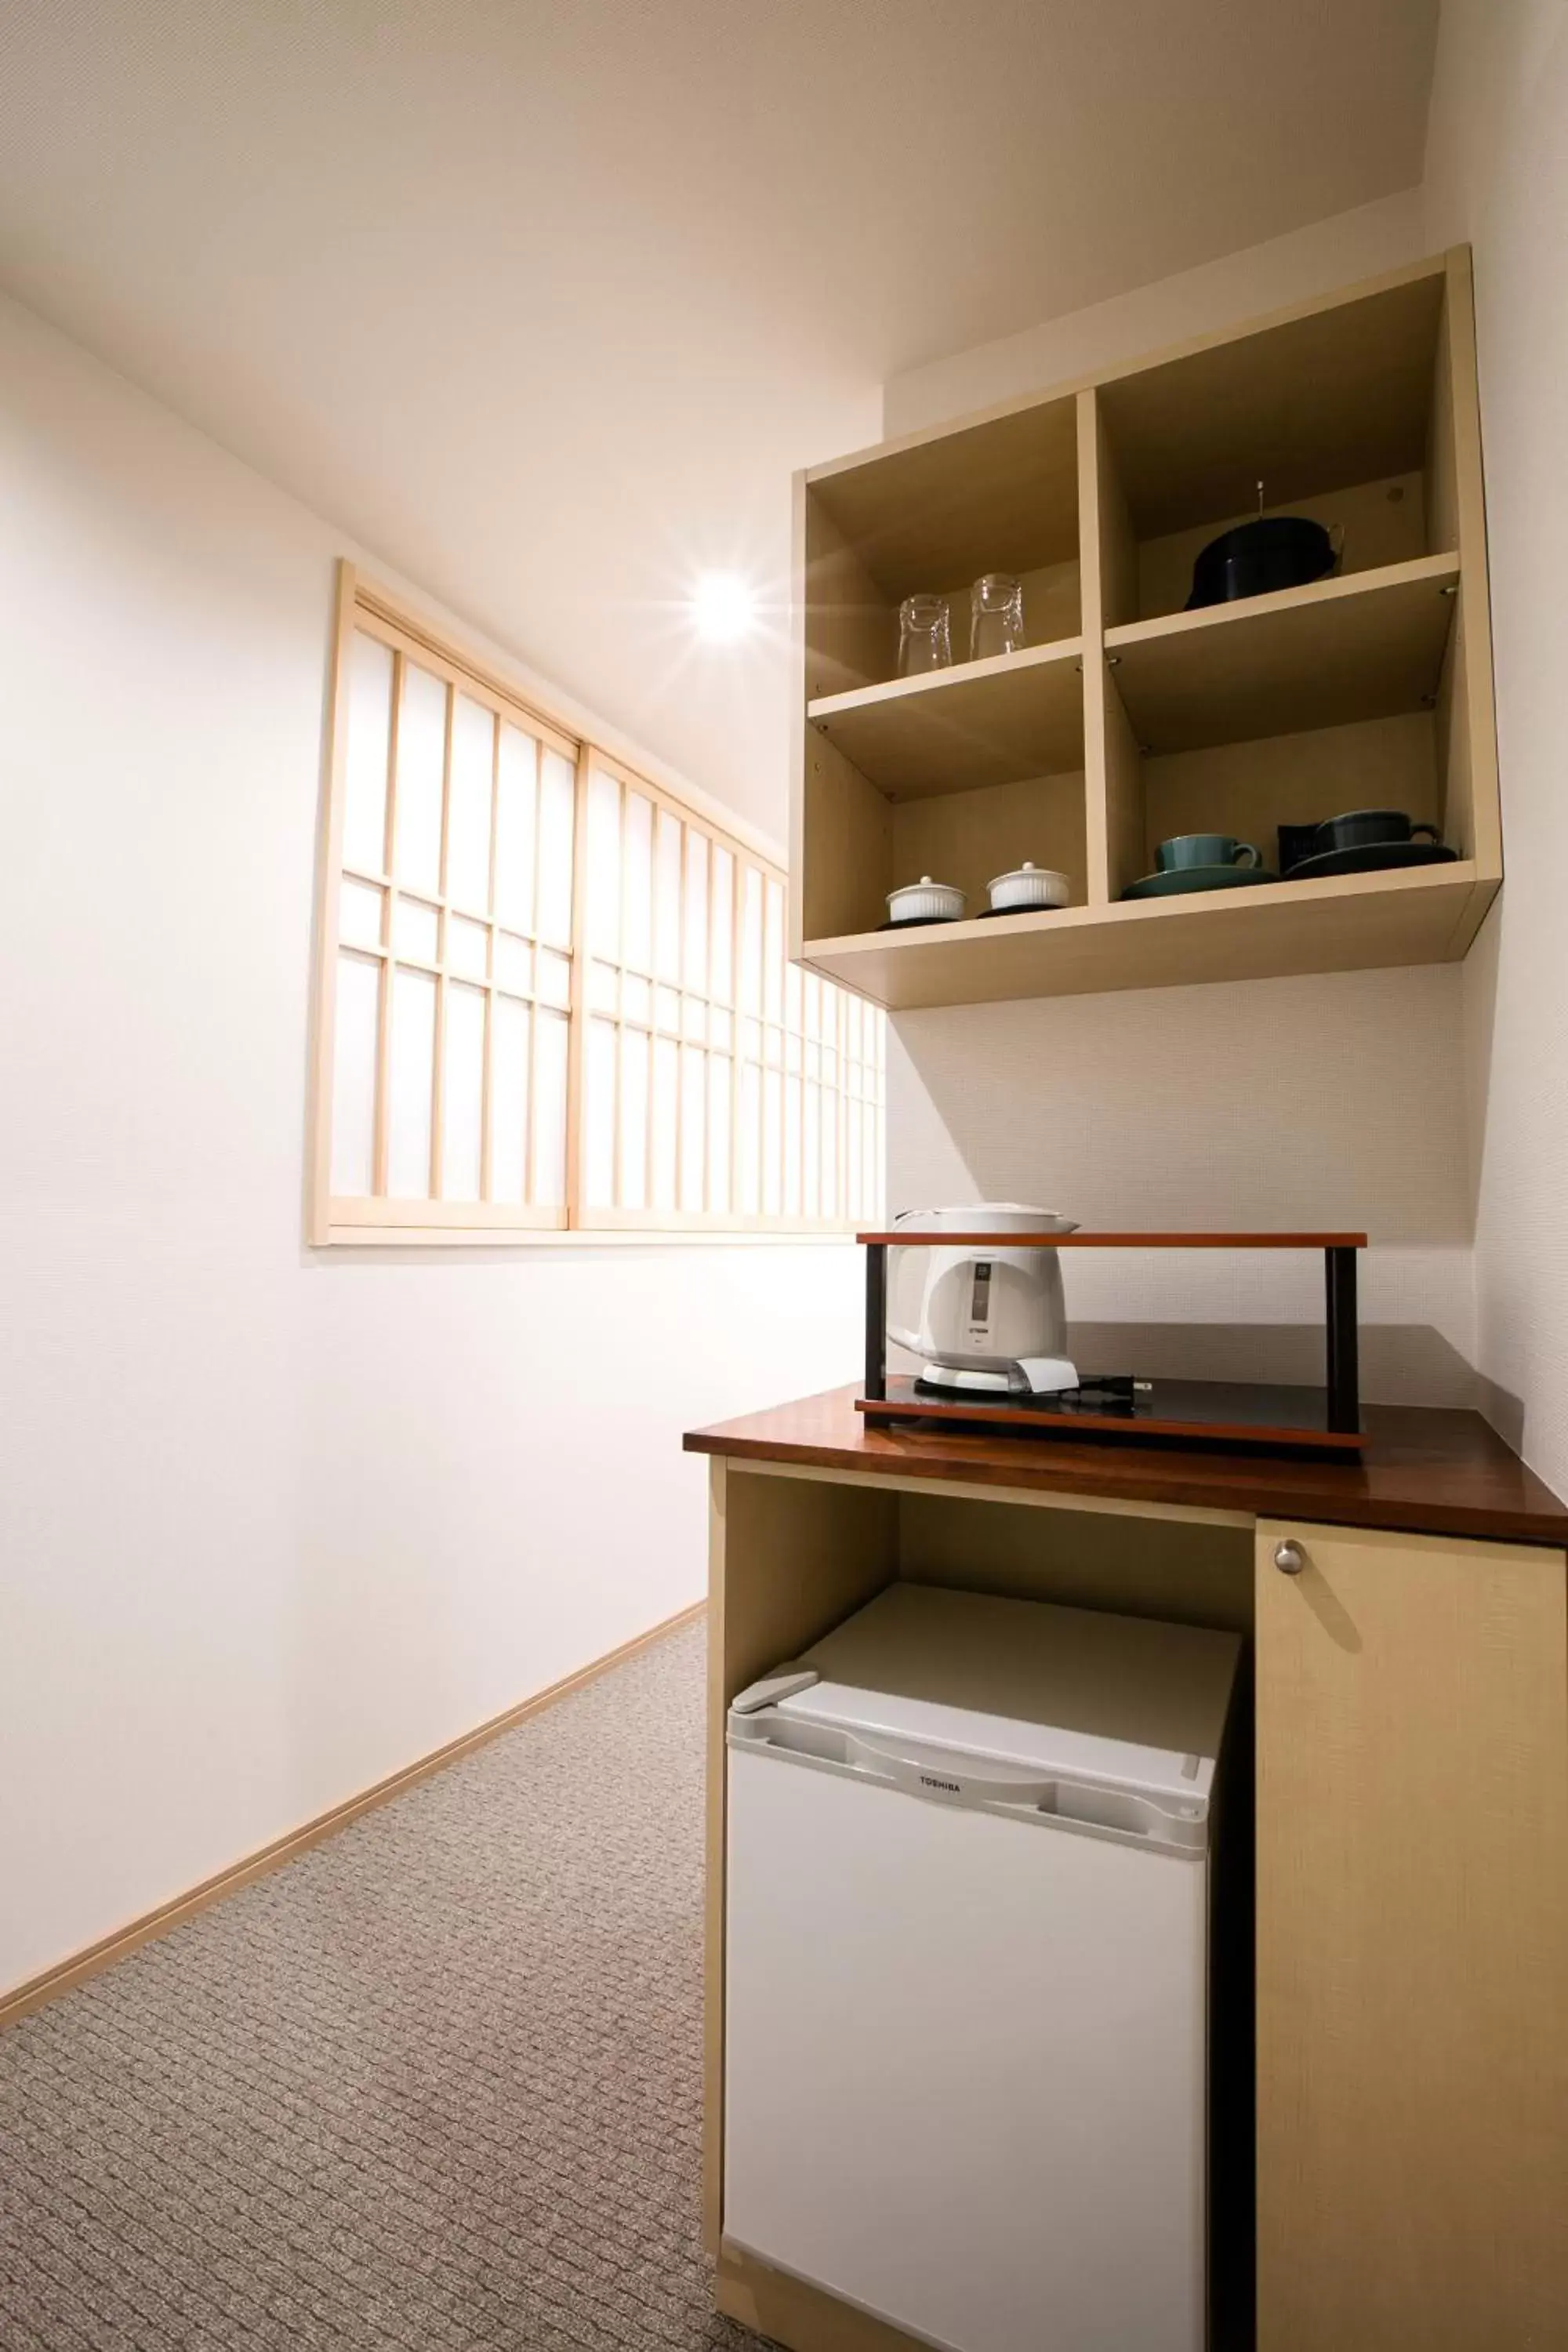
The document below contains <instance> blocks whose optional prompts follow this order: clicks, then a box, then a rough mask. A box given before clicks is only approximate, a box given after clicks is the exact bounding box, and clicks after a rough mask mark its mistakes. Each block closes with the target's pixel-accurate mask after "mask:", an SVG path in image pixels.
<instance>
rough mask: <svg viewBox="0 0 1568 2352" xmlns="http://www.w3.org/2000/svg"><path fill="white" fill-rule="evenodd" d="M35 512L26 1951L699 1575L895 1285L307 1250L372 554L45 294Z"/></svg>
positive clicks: (9, 996)
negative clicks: (344, 747) (317, 912)
mask: <svg viewBox="0 0 1568 2352" xmlns="http://www.w3.org/2000/svg"><path fill="white" fill-rule="evenodd" d="M0 506H3V509H4V513H5V528H4V530H3V532H0V601H3V604H4V609H5V615H6V622H5V649H4V662H5V761H4V768H3V775H0V790H3V793H4V832H3V835H0V839H3V842H4V856H5V876H6V880H7V883H8V885H9V887H8V890H7V893H6V907H7V913H6V920H5V926H4V928H3V929H0V973H3V985H4V999H5V1018H4V1019H3V1020H0V1100H3V1101H4V1102H5V1106H6V1109H5V1151H4V1153H3V1154H0V1210H3V1215H0V1428H3V1435H0V1481H3V1491H0V1528H3V1529H4V1534H3V1537H0V1625H3V1626H4V1629H5V1630H4V1638H3V1639H0V1785H4V1787H5V1789H6V1790H8V1791H10V1792H11V1797H12V1799H13V1800H14V1799H15V1797H16V1792H17V1791H18V1790H26V1801H25V1802H17V1801H7V1802H5V1804H4V1805H0V1885H4V1887H5V1900H4V1902H3V1903H0V1987H3V1986H6V1985H9V1984H12V1983H15V1982H16V1981H17V1980H19V1979H23V1978H26V1977H27V1976H29V1975H30V1974H32V1973H33V1972H34V1971H35V1970H37V1969H42V1968H44V1967H47V1965H49V1964H50V1963H51V1962H52V1961H54V1960H56V1959H58V1958H61V1957H63V1956H64V1955H66V1954H68V1953H69V1952H71V1951H73V1950H75V1949H77V1948H79V1947H80V1946H82V1945H84V1944H86V1943H89V1942H90V1941H92V1940H93V1939H95V1938H96V1937H100V1936H101V1935H104V1934H106V1933H107V1932H109V1931H110V1930H111V1929H112V1928H114V1927H118V1926H120V1925H121V1923H122V1922H123V1921H125V1920H127V1919H128V1918H130V1917H132V1916H135V1915H137V1914H139V1913H141V1912H142V1911H144V1910H147V1909H150V1908H151V1907H152V1906H154V1905H155V1904H158V1903H160V1902H162V1901H163V1900H165V1899H166V1898H168V1897H170V1896H173V1895H177V1894H180V1893H183V1892H184V1890H185V1889H186V1888H187V1887H189V1886H191V1885H194V1884H195V1882H197V1881H198V1880H201V1879H203V1878H205V1877H207V1876H209V1875H210V1874H213V1873H214V1872H216V1871H217V1870H220V1869H222V1868H224V1867H225V1866H226V1864H230V1863H232V1862H234V1861H235V1860H236V1859H237V1858H238V1857H239V1856H241V1855H243V1854H245V1853H248V1852H250V1851H251V1850H253V1849H254V1848H255V1847H257V1846H258V1845H261V1844H264V1843H267V1842H268V1840H270V1839H272V1838H274V1837H277V1836H278V1835H279V1834H280V1833H281V1832H284V1831H286V1830H288V1829H289V1828H291V1827H293V1826H294V1825H295V1824H297V1823H298V1822H301V1821H303V1820H306V1819H308V1818H309V1817H310V1816H311V1815H313V1814H315V1813H318V1812H320V1811H324V1810H325V1809H326V1808H327V1807H329V1806H331V1805H332V1804H335V1803H337V1802H338V1801H341V1800H342V1799H343V1798H345V1797H347V1796H349V1795H351V1794H353V1792H354V1791H355V1790H359V1789H361V1788H363V1787H364V1786H365V1785H367V1784H368V1783H369V1782H371V1781H373V1780H378V1779H380V1778H381V1777H382V1776H383V1775H384V1774H385V1773H388V1772H391V1771H394V1770H395V1769H398V1767H400V1766H402V1765H404V1764H406V1763H408V1762H410V1761H411V1760H412V1759H415V1758H416V1757H417V1756H420V1755H422V1754H425V1753H426V1752H427V1751H428V1750H429V1749H431V1748H435V1747H437V1746H439V1745H440V1744H441V1743H442V1742H444V1741H446V1740H447V1739H450V1738H454V1737H455V1736H456V1735H457V1734H458V1733H460V1732H462V1731H465V1730H468V1728H470V1727H472V1726H473V1725H474V1724H476V1723H479V1722H481V1721H483V1720H484V1719H485V1718H486V1717H489V1716H491V1715H494V1714H496V1713H499V1712H500V1710H501V1709H503V1708H505V1707H507V1706H511V1705H512V1704H513V1703H514V1702H516V1701H517V1700H519V1699H521V1698H524V1697H526V1696H529V1695H530V1694H531V1692H533V1691H536V1690H538V1689H541V1688H542V1687H543V1686H545V1685H548V1684H550V1683H552V1682H553V1681H555V1680H557V1679H558V1678H559V1677H560V1676H562V1675H566V1674H569V1673H571V1672H572V1671H573V1670H574V1668H576V1667H578V1666H581V1665H583V1664H585V1663H586V1662H588V1661H589V1660H591V1659H593V1658H595V1657H598V1656H600V1655H602V1654H604V1653H605V1651H606V1650H609V1649H612V1648H614V1647H615V1646H616V1644H617V1643H621V1642H623V1641H626V1639H628V1638H629V1637H630V1636H631V1635H633V1634H635V1633H639V1632H641V1631H642V1630H643V1629H644V1628H645V1627H647V1626H648V1625H651V1624H654V1623H657V1622H658V1621H659V1620H661V1619H662V1618H664V1617H667V1616H668V1615H670V1614H671V1613H672V1612H675V1611H676V1610H678V1609H680V1608H683V1607H684V1606H685V1605H686V1604H687V1603H688V1602H689V1601H694V1600H696V1599H697V1598H698V1597H699V1595H700V1592H701V1591H702V1589H703V1584H704V1578H705V1547H706V1526H707V1505H706V1486H705V1480H704V1475H703V1465H700V1463H698V1462H697V1461H695V1460H690V1459H686V1458H683V1457H682V1455H681V1453H680V1450H679V1442H680V1433H681V1430H682V1429H683V1428H684V1427H687V1426H689V1425H690V1424H691V1423H693V1422H700V1421H706V1420H714V1419H717V1418H720V1417H721V1416H722V1415H724V1414H726V1413H731V1412H742V1411H744V1410H746V1409H748V1408H749V1407H751V1406H753V1405H760V1404H763V1403H766V1402H771V1401H774V1400H776V1399H777V1398H778V1397H780V1396H784V1395H789V1394H792V1393H799V1392H800V1391H803V1390H808V1389H813V1388H821V1387H824V1386H826V1385H827V1384H828V1383H829V1382H831V1381H835V1380H839V1379H845V1378H847V1377H848V1376H849V1374H850V1372H851V1371H852V1370H853V1367H854V1364H855V1360H856V1352H857V1345H858V1298H857V1286H856V1281H855V1273H856V1268H855V1265H854V1259H853V1253H852V1251H851V1250H850V1249H849V1248H848V1247H847V1246H844V1247H841V1246H837V1245H820V1244H811V1245H804V1246H796V1247H795V1248H785V1247H781V1248H778V1249H772V1248H765V1249H752V1248H740V1249H735V1248H728V1249H725V1248H710V1249H706V1250H704V1249H700V1248H699V1249H693V1248H679V1249H678V1248H623V1249H614V1250H612V1249H600V1250H598V1251H590V1250H582V1251H578V1250H571V1251H560V1250H557V1251H549V1252H538V1253H535V1254H533V1255H530V1254H529V1253H528V1252H527V1251H526V1250H511V1251H507V1250H502V1249H479V1250H474V1251H468V1250H461V1249H451V1248H445V1249H438V1250H431V1251H414V1252H380V1253H377V1252H374V1251H372V1252H346V1253H345V1252H335V1253H329V1254H327V1255H316V1256H312V1255H310V1253H308V1252H307V1251H305V1250H304V1249H303V1247H302V1246H301V1239H300V1236H301V1216H302V1191H303V1150H304V1143H303V1119H304V1109H305V1073H306V1055H307V1019H306V1007H307V990H308V985H309V979H310V919H311V894H312V885H313V876H314V862H315V841H316V824H317V810H318V794H319V790H320V782H321V755H322V695H323V688H324V681H325V676H326V664H327V653H328V640H329V629H330V614H331V594H332V559H333V557H334V555H335V554H336V553H338V552H339V551H340V550H341V548H342V541H339V540H338V539H337V538H336V537H335V536H334V535H333V534H332V533H331V532H330V531H329V530H327V528H326V527H325V526H324V525H323V524H321V523H320V522H318V521H317V520H315V519H314V518H313V517H311V516H310V514H308V513H307V512H306V511H305V510H304V509H302V508H300V507H299V506H297V505H295V504H294V503H293V502H292V501H291V500H289V499H286V498H284V497H283V496H281V495H280V494H279V493H278V492H277V491H275V490H273V489H271V488H269V487H268V485H267V484H266V483H264V482H262V481H261V480H260V479H259V478H258V477H257V476H255V475H253V474H251V473H249V472H248V471H247V469H246V468H245V467H242V466H240V465H238V464H237V463H236V462H235V461H234V460H232V459H231V458H229V457H225V456H224V455H223V454H222V453H221V452H220V451H219V450H218V449H216V447H215V446H214V445H213V444H211V443H210V442H207V441H205V440H204V439H203V438H202V437H201V436H199V435H198V434H195V433H194V432H192V431H191V430H190V429H189V428H188V427H187V426H185V425H182V424H180V423H179V422H177V421H176V419H175V418H174V417H173V416H172V415H170V414H169V413H168V412H167V411H166V410H163V409H162V408H160V407H158V406H157V405H156V404H153V402H152V401H150V400H148V399H146V398H145V397H143V396H142V394H137V393H133V392H132V391H131V390H130V389H129V387H128V386H127V385H126V384H125V383H123V381H122V380H121V379H120V378H118V377H116V376H114V375H112V374H110V373H109V372H108V370H106V369H105V368H103V367H101V366H100V365H99V364H98V363H97V362H91V361H89V360H88V359H87V358H86V357H85V356H84V355H83V354H82V353H81V352H79V350H77V349H76V348H75V347H74V346H73V345H71V344H69V343H67V342H66V341H63V340H62V339H61V338H59V337H58V336H57V335H55V334H54V333H53V332H51V331H48V330H47V329H45V328H43V327H41V326H39V325H38V324H37V321H35V320H31V319H30V318H29V317H28V315H27V314H26V312H24V311H21V310H16V309H15V308H14V307H10V306H5V307H0ZM628 1396H629V1397H632V1398H635V1400H636V1407H635V1410H627V1409H626V1399H627V1398H628Z"/></svg>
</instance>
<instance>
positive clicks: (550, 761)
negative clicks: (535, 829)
mask: <svg viewBox="0 0 1568 2352" xmlns="http://www.w3.org/2000/svg"><path fill="white" fill-rule="evenodd" d="M539 791H540V802H539V936H540V938H541V939H542V940H549V941H550V944H551V946H552V947H557V948H569V947H570V946H571V944H572V831H573V823H574V809H575V806H576V799H577V779H576V775H575V773H574V770H573V766H572V762H571V761H570V760H568V759H566V758H565V757H564V756H563V754H562V753H561V752H559V751H546V752H545V754H544V756H543V759H542V761H541V762H540V779H539Z"/></svg>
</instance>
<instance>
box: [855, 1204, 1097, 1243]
mask: <svg viewBox="0 0 1568 2352" xmlns="http://www.w3.org/2000/svg"><path fill="white" fill-rule="evenodd" d="M893 1223H894V1224H895V1225H896V1226H897V1227H899V1228H900V1231H902V1232H904V1233H911V1234H996V1235H997V1236H998V1238H1000V1237H1001V1236H1002V1235H1003V1234H1076V1233H1077V1231H1078V1220H1077V1218H1076V1217H1064V1216H1063V1215H1062V1214H1061V1213H1060V1211H1059V1210H1057V1209H1037V1208H1031V1207H1029V1206H1028V1205H1026V1203H1025V1202H1020V1201H969V1202H963V1203H962V1204H961V1205H960V1206H959V1207H957V1208H951V1209H900V1212H899V1213H898V1215H897V1216H896V1217H895V1218H894V1219H893Z"/></svg>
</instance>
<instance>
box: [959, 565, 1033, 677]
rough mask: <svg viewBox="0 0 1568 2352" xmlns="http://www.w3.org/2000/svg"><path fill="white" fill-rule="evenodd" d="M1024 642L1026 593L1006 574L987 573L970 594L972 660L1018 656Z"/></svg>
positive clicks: (970, 653) (970, 651) (970, 645)
mask: <svg viewBox="0 0 1568 2352" xmlns="http://www.w3.org/2000/svg"><path fill="white" fill-rule="evenodd" d="M1023 642H1024V591H1023V587H1022V584H1021V583H1019V582H1018V581H1016V580H1015V579H1014V578H1013V577H1012V575H1011V574H1010V573H1009V572H985V573H984V574H983V576H982V577H981V578H980V579H978V580H977V581H976V582H975V583H974V585H973V588H972V589H971V590H970V592H969V658H970V660H971V661H984V660H985V658H986V657H987V656H988V655H991V654H1016V652H1017V650H1018V648H1019V646H1021V645H1022V644H1023Z"/></svg>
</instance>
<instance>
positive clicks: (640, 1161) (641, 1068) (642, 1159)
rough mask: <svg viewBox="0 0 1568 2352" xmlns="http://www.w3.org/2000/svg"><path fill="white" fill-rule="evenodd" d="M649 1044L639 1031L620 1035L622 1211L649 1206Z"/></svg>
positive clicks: (625, 1031) (623, 1031)
mask: <svg viewBox="0 0 1568 2352" xmlns="http://www.w3.org/2000/svg"><path fill="white" fill-rule="evenodd" d="M647 1084H648V1041H647V1037H646V1036H645V1035H644V1034H643V1033H642V1031H641V1030H640V1029H623V1030H622V1032H621V1146H620V1188H621V1189H620V1198H621V1206H622V1208H623V1209H646V1208H647Z"/></svg>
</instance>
